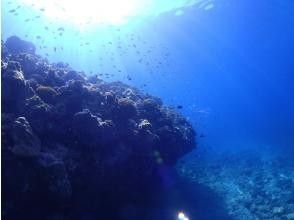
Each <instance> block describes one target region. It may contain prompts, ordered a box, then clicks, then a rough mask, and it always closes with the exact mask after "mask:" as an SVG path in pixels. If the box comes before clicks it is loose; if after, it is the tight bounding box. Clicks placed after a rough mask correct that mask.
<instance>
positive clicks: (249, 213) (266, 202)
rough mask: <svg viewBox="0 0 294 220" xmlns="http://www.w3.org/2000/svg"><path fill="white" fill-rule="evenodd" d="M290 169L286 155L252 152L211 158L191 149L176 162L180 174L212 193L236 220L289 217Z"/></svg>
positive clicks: (292, 206) (293, 191)
mask: <svg viewBox="0 0 294 220" xmlns="http://www.w3.org/2000/svg"><path fill="white" fill-rule="evenodd" d="M196 157H197V160H196V159H195V158H196ZM224 158H225V159H224ZM293 168H294V161H291V160H290V156H289V158H287V156H271V157H264V155H262V154H257V153H256V152H254V153H253V152H243V153H235V154H232V153H231V154H228V153H227V152H226V154H225V156H224V157H222V156H221V157H219V158H218V159H215V160H212V159H204V158H202V159H201V158H200V157H198V153H197V152H195V153H192V154H191V155H189V156H188V157H187V158H185V159H184V160H182V161H180V163H179V164H178V171H179V173H180V174H181V175H182V176H184V177H185V178H188V179H189V181H191V184H195V185H203V186H205V187H208V188H209V189H211V191H213V192H215V193H216V194H217V195H218V196H219V197H221V198H222V200H223V204H224V207H223V208H224V209H225V210H226V212H227V213H228V215H229V216H230V217H232V218H233V219H237V220H239V219H240V220H243V219H244V220H259V219H260V220H263V219H274V220H293V219H294V169H293Z"/></svg>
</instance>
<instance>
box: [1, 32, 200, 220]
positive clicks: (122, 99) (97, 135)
mask: <svg viewBox="0 0 294 220" xmlns="http://www.w3.org/2000/svg"><path fill="white" fill-rule="evenodd" d="M1 45H2V51H3V53H2V61H1V69H2V76H1V77H2V140H3V145H2V171H3V173H2V183H3V189H2V192H3V206H2V217H3V219H102V218H103V219H130V217H125V218H122V217H121V209H122V207H123V206H124V205H125V204H140V203H142V202H143V203H144V201H145V200H146V198H147V197H148V196H150V195H152V192H153V189H155V188H157V190H158V187H161V186H162V185H164V184H165V183H166V179H167V177H166V175H168V174H166V173H165V170H167V168H168V167H172V166H173V165H174V164H175V163H176V161H177V159H178V158H180V157H181V156H183V155H184V154H186V153H187V152H189V151H191V150H192V149H193V148H194V147H195V145H196V144H195V132H194V130H193V128H192V126H191V125H190V124H189V123H188V122H187V121H186V120H185V119H184V118H183V117H182V116H180V115H179V114H177V113H176V112H174V111H173V110H172V109H171V108H168V107H166V106H164V105H163V104H162V102H161V100H160V99H158V98H156V97H153V96H150V95H148V94H144V93H142V92H140V91H139V90H137V89H136V88H133V87H130V86H127V85H125V84H123V83H121V82H112V83H106V82H103V81H102V80H100V79H97V78H95V77H90V78H89V79H88V78H86V77H85V76H83V74H81V73H78V72H76V71H74V70H72V69H71V68H70V67H69V66H68V65H66V64H63V63H58V64H49V63H48V62H47V61H46V60H45V59H43V58H41V57H40V56H38V55H35V53H34V51H35V49H34V48H35V47H34V45H32V44H31V43H28V42H25V41H22V40H20V39H19V38H17V37H11V38H9V39H8V40H7V42H6V43H5V44H3V43H2V44H1ZM4 47H5V48H4ZM4 49H5V50H4ZM123 216H127V215H125V214H123ZM137 217H138V216H137ZM137 217H131V219H134V218H136V219H143V217H142V216H141V217H138V218H137Z"/></svg>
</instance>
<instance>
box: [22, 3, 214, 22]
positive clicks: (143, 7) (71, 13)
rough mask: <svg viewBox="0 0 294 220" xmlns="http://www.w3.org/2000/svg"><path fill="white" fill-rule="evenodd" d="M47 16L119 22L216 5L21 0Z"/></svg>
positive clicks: (62, 18) (87, 20) (73, 20)
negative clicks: (186, 8)
mask: <svg viewBox="0 0 294 220" xmlns="http://www.w3.org/2000/svg"><path fill="white" fill-rule="evenodd" d="M19 1H21V2H22V3H24V4H25V5H27V6H28V7H33V8H34V9H35V10H37V11H39V12H41V13H42V14H43V15H45V16H46V17H48V18H51V19H55V20H58V21H61V22H63V21H64V22H71V23H74V24H76V25H79V26H83V25H88V24H89V25H92V24H107V25H109V24H110V25H119V24H124V23H126V22H128V21H130V20H136V21H137V20H138V19H140V18H142V17H154V16H158V15H160V14H162V13H166V12H170V11H174V12H175V15H182V14H183V13H184V8H185V7H191V6H193V5H196V4H198V6H202V7H205V9H206V10H208V9H210V8H212V7H213V4H212V2H213V0H189V1H188V0H19Z"/></svg>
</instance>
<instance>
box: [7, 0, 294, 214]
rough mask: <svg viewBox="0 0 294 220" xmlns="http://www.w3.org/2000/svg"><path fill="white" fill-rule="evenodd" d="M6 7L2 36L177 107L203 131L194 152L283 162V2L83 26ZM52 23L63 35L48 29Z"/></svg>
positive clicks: (287, 16)
mask: <svg viewBox="0 0 294 220" xmlns="http://www.w3.org/2000/svg"><path fill="white" fill-rule="evenodd" d="M9 2H12V4H9ZM165 4H168V3H165ZM16 5H17V4H15V3H14V2H13V1H9V0H5V1H3V2H2V16H1V17H2V39H3V40H5V39H6V38H7V37H9V36H11V35H17V36H19V37H21V38H23V39H26V40H28V41H31V42H33V43H34V44H35V45H36V46H37V54H40V55H42V56H45V57H46V56H47V58H48V60H49V61H50V62H58V61H62V62H66V63H69V65H70V66H72V67H73V68H74V69H77V70H81V71H84V72H85V74H96V73H103V74H104V73H109V74H111V76H110V77H109V78H108V77H105V75H103V76H102V78H104V79H105V80H106V81H114V80H121V81H123V82H126V83H128V84H130V85H133V86H136V87H139V88H141V89H142V90H144V91H145V92H148V93H150V94H153V95H156V96H159V97H160V98H162V99H163V101H164V102H165V103H167V104H168V105H171V106H174V107H175V108H177V106H178V105H181V106H183V108H182V109H177V111H180V112H181V113H182V114H183V115H184V116H185V117H187V118H188V119H189V121H191V123H192V124H193V126H194V127H195V129H196V130H197V132H198V135H201V136H203V137H199V136H198V138H197V142H198V149H197V150H196V154H198V156H199V157H203V156H204V155H205V156H207V155H209V157H210V158H213V157H215V156H217V155H219V154H221V153H222V152H232V153H238V152H242V151H244V150H249V151H251V152H256V151H260V152H261V153H262V154H287V155H288V156H291V155H292V157H291V158H292V159H293V147H294V56H293V51H294V42H293V40H294V2H293V1H291V0H285V1H280V0H271V1H269V0H259V1H245V0H243V1H234V0H215V1H213V5H214V7H213V8H211V9H210V10H204V9H203V8H201V7H199V5H198V4H196V5H194V6H186V7H185V6H184V7H183V8H182V10H183V11H184V13H183V14H182V15H180V16H177V15H176V14H175V12H176V10H171V11H167V12H164V13H161V14H160V15H158V16H156V17H152V18H144V19H141V20H140V21H138V22H130V23H129V24H124V25H111V26H107V25H106V26H99V25H97V26H93V27H92V28H91V29H87V30H79V29H78V28H77V27H75V26H74V25H72V24H69V23H66V22H63V21H62V22H60V23H58V22H51V23H50V21H48V20H47V18H46V17H45V16H41V17H40V18H39V19H35V20H34V21H29V22H25V21H24V20H25V19H26V18H28V17H35V16H37V15H39V14H40V12H38V11H33V10H32V9H30V8H29V7H28V6H27V8H21V9H19V14H18V15H13V14H12V13H9V12H8V11H9V10H10V9H12V8H15V6H16ZM45 26H47V27H48V29H49V31H48V30H46V29H45V28H44V27H45ZM59 27H64V28H65V31H64V34H63V36H58V34H56V33H55V34H53V33H52V31H51V30H56V29H57V28H59ZM36 36H40V37H41V39H37V38H36ZM87 43H89V44H88V45H87ZM81 44H83V46H81ZM43 45H46V46H47V48H42V49H40V46H43ZM54 47H56V52H54ZM61 47H62V49H61ZM46 54H47V55H46ZM192 158H193V157H192ZM191 219H192V218H191Z"/></svg>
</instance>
